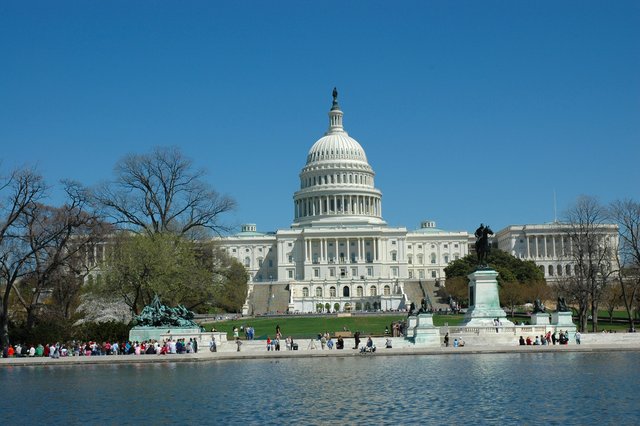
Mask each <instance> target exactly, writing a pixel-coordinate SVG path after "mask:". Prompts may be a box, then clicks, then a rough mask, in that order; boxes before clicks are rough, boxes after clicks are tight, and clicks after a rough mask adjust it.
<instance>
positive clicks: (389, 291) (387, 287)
mask: <svg viewBox="0 0 640 426" xmlns="http://www.w3.org/2000/svg"><path fill="white" fill-rule="evenodd" d="M383 291H384V293H383V294H384V295H385V296H391V287H389V286H388V285H385V286H384V290H383Z"/></svg>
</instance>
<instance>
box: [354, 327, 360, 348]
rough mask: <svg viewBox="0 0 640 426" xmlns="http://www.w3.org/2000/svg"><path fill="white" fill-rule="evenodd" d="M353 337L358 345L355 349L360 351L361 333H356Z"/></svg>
mask: <svg viewBox="0 0 640 426" xmlns="http://www.w3.org/2000/svg"><path fill="white" fill-rule="evenodd" d="M353 337H354V339H355V343H356V344H355V346H354V348H353V349H358V348H359V347H360V332H359V331H356V334H354V335H353Z"/></svg>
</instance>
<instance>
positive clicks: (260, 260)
mask: <svg viewBox="0 0 640 426" xmlns="http://www.w3.org/2000/svg"><path fill="white" fill-rule="evenodd" d="M258 266H259V267H262V259H258Z"/></svg>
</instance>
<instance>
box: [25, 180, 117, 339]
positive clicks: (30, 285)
mask: <svg viewBox="0 0 640 426" xmlns="http://www.w3.org/2000/svg"><path fill="white" fill-rule="evenodd" d="M64 185H65V188H64V190H65V192H66V194H67V202H66V203H65V204H64V205H63V206H61V207H51V206H47V205H43V204H40V203H31V204H30V205H29V206H28V207H27V209H26V210H25V215H24V220H23V221H22V226H23V229H24V240H25V243H26V244H28V246H29V249H30V251H31V253H32V256H31V259H30V261H29V264H28V265H29V266H28V267H29V268H30V269H29V270H28V271H25V272H26V273H25V274H24V276H23V277H22V279H21V283H20V285H18V286H16V287H15V288H14V292H15V295H16V297H17V299H18V301H19V302H20V304H21V305H22V307H23V309H24V310H25V312H26V314H27V315H26V328H27V330H29V329H31V328H32V327H33V324H34V322H35V319H36V315H37V313H38V311H39V310H40V309H41V308H42V307H43V305H44V303H43V301H44V299H45V297H44V295H45V294H50V293H53V294H55V295H56V296H58V300H61V299H63V298H64V299H67V300H66V302H67V306H66V307H65V308H64V309H63V313H64V318H67V319H69V318H70V316H71V313H72V309H71V301H72V300H73V299H74V298H76V297H77V294H78V292H79V284H81V281H79V279H78V278H79V277H78V272H79V271H78V269H77V268H74V266H75V265H77V263H78V262H77V261H78V257H79V256H83V255H84V254H85V253H86V252H87V250H88V248H89V247H91V248H92V247H93V246H94V245H95V244H96V243H97V242H99V241H100V240H101V239H102V236H103V234H104V232H105V225H104V223H103V222H101V221H100V219H99V218H98V217H97V216H96V214H95V213H94V212H93V211H91V209H90V206H89V203H88V197H87V194H86V191H85V190H84V189H83V188H82V187H81V186H80V185H79V184H76V183H73V182H65V183H64ZM83 263H84V262H83ZM63 280H64V282H63ZM63 291H66V292H67V294H63ZM49 306H51V305H49Z"/></svg>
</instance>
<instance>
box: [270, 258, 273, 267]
mask: <svg viewBox="0 0 640 426" xmlns="http://www.w3.org/2000/svg"><path fill="white" fill-rule="evenodd" d="M269 267H270V268H271V267H273V260H271V259H269Z"/></svg>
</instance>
